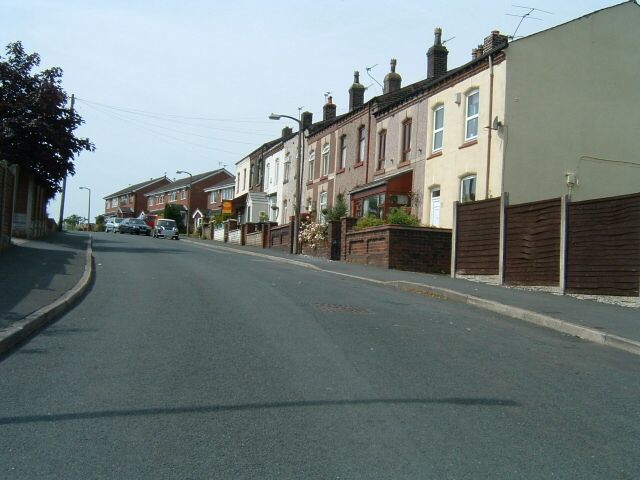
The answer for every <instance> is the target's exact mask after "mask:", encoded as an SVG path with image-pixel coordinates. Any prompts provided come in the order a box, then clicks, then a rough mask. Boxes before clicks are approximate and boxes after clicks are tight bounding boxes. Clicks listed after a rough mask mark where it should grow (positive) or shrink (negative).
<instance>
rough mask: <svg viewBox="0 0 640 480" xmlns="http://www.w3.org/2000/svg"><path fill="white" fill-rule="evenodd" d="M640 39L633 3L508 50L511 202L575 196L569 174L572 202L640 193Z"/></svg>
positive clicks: (637, 11) (639, 15)
mask: <svg viewBox="0 0 640 480" xmlns="http://www.w3.org/2000/svg"><path fill="white" fill-rule="evenodd" d="M638 31H640V7H639V6H638V5H637V4H635V3H633V2H627V3H624V4H621V5H617V6H614V7H611V8H608V9H605V10H602V11H599V12H595V13H592V14H591V15H589V16H587V17H584V18H580V19H577V20H574V21H572V22H569V23H567V24H564V25H561V26H558V27H556V28H553V29H550V30H547V31H544V32H540V33H538V34H536V35H532V36H531V37H527V38H523V39H521V40H518V41H515V42H513V43H512V44H511V45H510V46H509V48H508V49H507V58H508V60H507V62H508V70H507V91H506V99H507V107H506V108H507V110H506V118H505V122H506V129H505V130H506V131H507V133H508V142H507V146H506V159H507V160H506V163H505V185H504V188H505V190H506V191H508V192H509V195H510V203H520V202H526V201H532V200H538V199H544V198H552V197H557V196H560V195H563V194H566V193H568V188H567V185H566V181H565V174H566V173H567V172H572V173H575V174H576V175H577V178H578V181H579V185H578V186H577V187H576V188H575V189H573V192H572V199H573V200H584V199H590V198H598V197H605V196H612V195H621V194H628V193H634V192H638V191H640V51H639V50H638V45H637V38H638ZM596 159H600V160H596ZM633 164H635V165H633Z"/></svg>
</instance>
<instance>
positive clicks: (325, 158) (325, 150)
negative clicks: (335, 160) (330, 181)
mask: <svg viewBox="0 0 640 480" xmlns="http://www.w3.org/2000/svg"><path fill="white" fill-rule="evenodd" d="M328 174H329V144H328V143H325V144H324V146H323V147H322V171H321V176H323V177H326V176H327V175H328Z"/></svg>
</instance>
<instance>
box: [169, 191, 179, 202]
mask: <svg viewBox="0 0 640 480" xmlns="http://www.w3.org/2000/svg"><path fill="white" fill-rule="evenodd" d="M176 200H178V192H171V193H169V201H170V202H175V201H176Z"/></svg>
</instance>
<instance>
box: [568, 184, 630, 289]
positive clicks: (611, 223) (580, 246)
mask: <svg viewBox="0 0 640 480" xmlns="http://www.w3.org/2000/svg"><path fill="white" fill-rule="evenodd" d="M568 216H569V225H568V232H567V234H568V240H567V279H566V285H567V291H568V292H572V293H587V294H595V295H629V296H637V295H638V294H639V293H640V193H639V194H634V195H625V196H621V197H609V198H604V199H598V200H587V201H583V202H575V203H571V204H569V214H568Z"/></svg>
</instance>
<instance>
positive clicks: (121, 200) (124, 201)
mask: <svg viewBox="0 0 640 480" xmlns="http://www.w3.org/2000/svg"><path fill="white" fill-rule="evenodd" d="M126 204H127V196H126V195H123V196H122V197H120V205H126Z"/></svg>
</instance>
